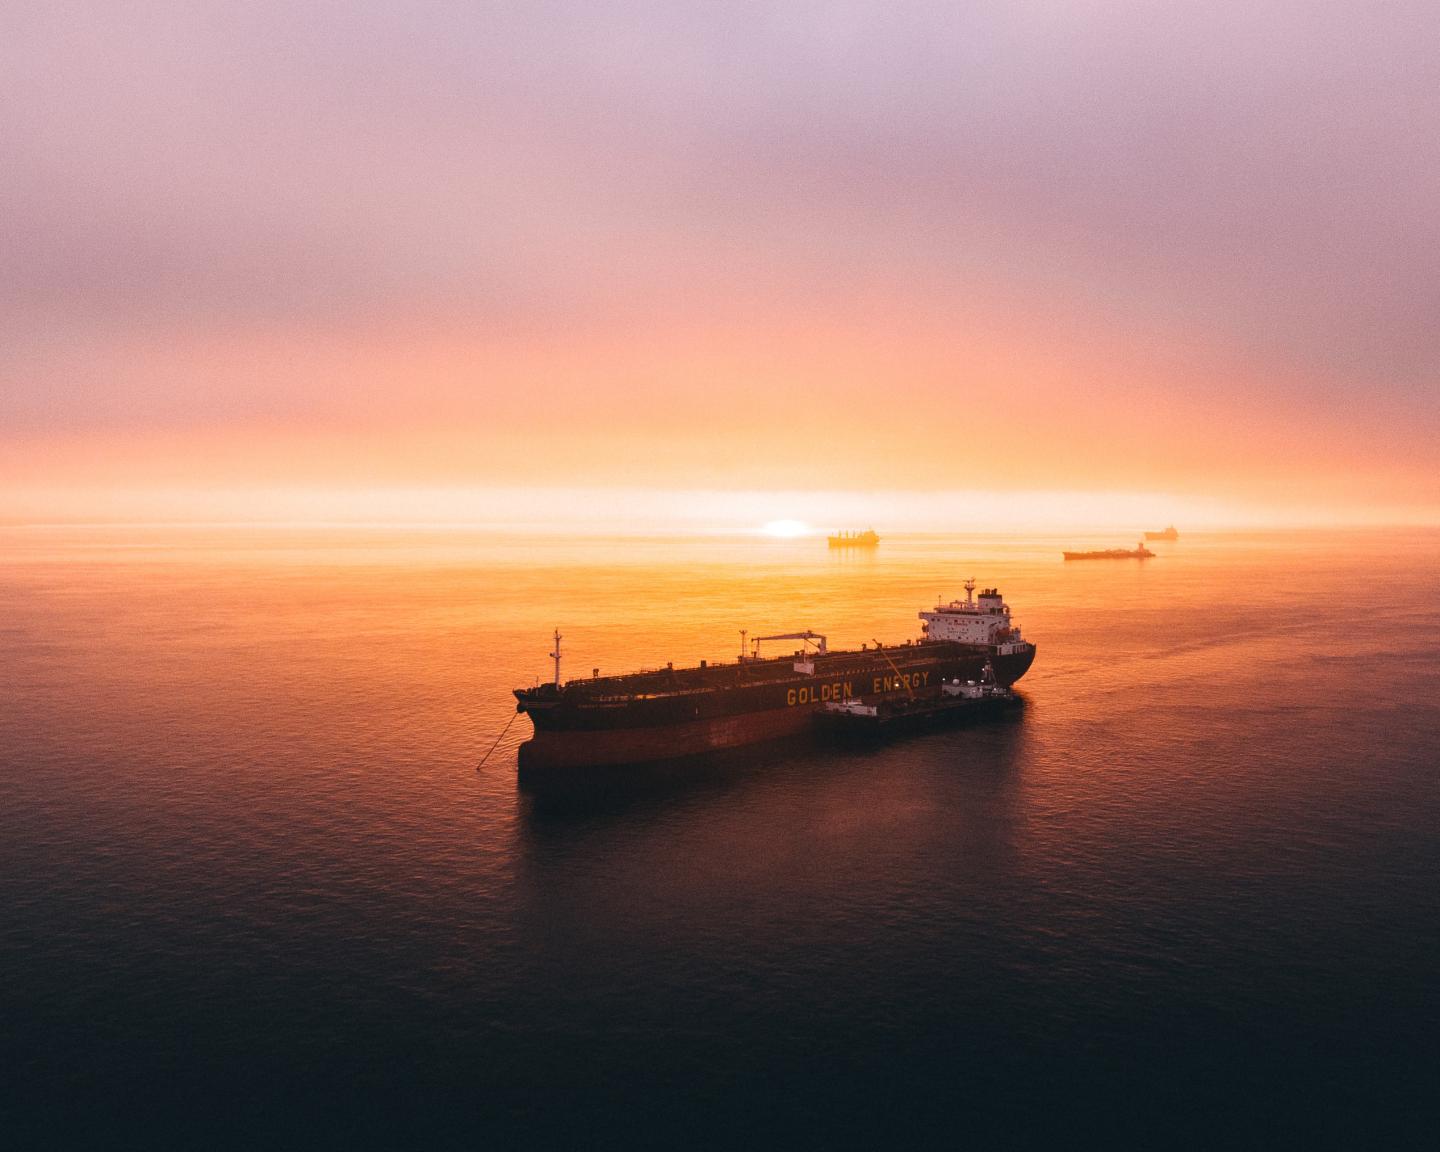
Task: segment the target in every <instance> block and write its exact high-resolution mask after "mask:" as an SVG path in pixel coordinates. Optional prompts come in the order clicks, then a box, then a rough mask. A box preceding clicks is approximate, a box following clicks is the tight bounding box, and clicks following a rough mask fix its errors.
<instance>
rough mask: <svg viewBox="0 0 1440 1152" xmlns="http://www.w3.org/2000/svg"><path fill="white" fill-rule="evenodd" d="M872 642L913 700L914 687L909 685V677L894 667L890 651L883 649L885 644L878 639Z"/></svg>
mask: <svg viewBox="0 0 1440 1152" xmlns="http://www.w3.org/2000/svg"><path fill="white" fill-rule="evenodd" d="M874 643H875V651H877V652H879V653H880V655H881V656H883V657H885V663H887V664H889V665H890V671H892V672H894V673H895V679H896V680H898V681H900V683H901V684H903V685H905V691H906V692H908V693H910V699H911V700H914V699H915V689H914V688H912V687H910V677H908V676H906V675H905V674H904V673H903V672H901V671H900V669H899V668H897V667H895V661H894V660H891V659H890V653H888V652H886V651H885V645H883V644H881V643H880V641H879V640H876V641H875V642H874Z"/></svg>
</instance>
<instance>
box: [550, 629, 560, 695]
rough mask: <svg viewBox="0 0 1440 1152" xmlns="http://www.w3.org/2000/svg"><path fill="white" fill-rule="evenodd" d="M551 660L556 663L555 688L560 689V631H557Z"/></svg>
mask: <svg viewBox="0 0 1440 1152" xmlns="http://www.w3.org/2000/svg"><path fill="white" fill-rule="evenodd" d="M550 659H551V660H553V661H555V687H556V688H559V687H560V629H558V628H557V629H555V651H553V652H551V653H550Z"/></svg>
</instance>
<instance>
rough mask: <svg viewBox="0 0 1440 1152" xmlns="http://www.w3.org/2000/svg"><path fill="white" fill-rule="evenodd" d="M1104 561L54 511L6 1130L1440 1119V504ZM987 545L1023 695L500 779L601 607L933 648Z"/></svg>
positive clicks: (607, 643)
mask: <svg viewBox="0 0 1440 1152" xmlns="http://www.w3.org/2000/svg"><path fill="white" fill-rule="evenodd" d="M1072 543H1081V544H1083V543H1086V541H1084V540H1078V541H1072V540H1069V539H1067V540H1065V541H1061V540H1052V539H1035V538H1019V537H1016V538H1000V537H985V538H978V537H977V538H961V537H954V538H939V537H935V538H913V539H887V540H886V541H885V542H884V544H883V545H882V546H881V548H880V550H879V551H878V552H877V553H876V554H874V555H870V556H863V555H854V556H844V555H830V554H828V553H827V551H826V549H825V548H824V547H823V542H821V544H820V546H818V547H817V545H816V542H815V541H814V540H813V539H811V540H800V541H770V540H760V539H728V540H716V539H709V540H623V541H607V540H579V541H577V540H559V539H548V538H542V537H535V536H529V537H509V538H498V537H485V536H479V535H474V534H465V533H458V532H441V531H435V532H421V531H414V532H406V533H394V532H383V531H379V530H375V531H364V530H346V531H340V530H336V531H332V532H324V533H316V532H315V531H313V530H310V531H300V530H293V531H289V530H287V531H281V530H273V531H265V532H261V531H256V530H240V529H213V530H204V529H183V530H182V529H167V530H158V529H148V530H142V529H133V528H111V529H103V530H100V529H86V530H77V529H56V528H25V529H15V528H12V529H5V530H4V531H3V534H0V668H3V675H4V680H3V689H4V690H3V694H0V956H3V970H0V1057H3V1067H0V1132H8V1133H9V1134H10V1137H11V1138H10V1139H9V1140H5V1139H4V1136H3V1135H0V1141H3V1142H4V1143H6V1144H7V1146H10V1147H17V1148H18V1147H31V1146H42V1145H45V1144H73V1145H82V1144H83V1145H88V1146H96V1147H117V1146H127V1145H128V1146H136V1147H153V1146H156V1145H158V1144H170V1145H185V1146H205V1145H207V1144H209V1145H214V1144H223V1145H236V1146H247V1147H256V1146H260V1147H263V1146H284V1145H305V1146H334V1147H357V1146H390V1147H407V1146H447V1145H448V1146H464V1147H476V1148H484V1147H520V1146H525V1145H536V1146H538V1145H552V1144H558V1145H570V1146H596V1145H615V1146H636V1145H643V1144H665V1145H676V1146H683V1145H692V1144H733V1145H737V1146H738V1145H756V1146H766V1145H768V1146H790V1147H799V1146H815V1145H836V1144H839V1145H866V1146H874V1145H889V1144H895V1143H897V1142H909V1141H915V1142H924V1143H926V1144H935V1143H940V1144H942V1145H960V1144H971V1145H977V1146H981V1147H985V1146H991V1145H996V1144H1006V1143H1015V1142H1026V1141H1028V1140H1032V1139H1033V1140H1045V1141H1050V1142H1055V1143H1066V1144H1073V1143H1077V1142H1080V1141H1081V1140H1082V1139H1087V1138H1089V1139H1095V1138H1100V1139H1105V1138H1110V1139H1117V1140H1121V1141H1124V1142H1127V1143H1138V1142H1142V1141H1143V1142H1144V1143H1146V1144H1147V1145H1152V1146H1157V1147H1164V1146H1166V1145H1167V1144H1173V1143H1177V1142H1189V1143H1195V1144H1212V1143H1215V1142H1221V1141H1223V1142H1225V1143H1227V1144H1242V1145H1252V1146H1257V1147H1260V1146H1263V1147H1273V1146H1276V1145H1277V1144H1288V1143H1296V1142H1299V1141H1304V1142H1306V1143H1308V1144H1311V1145H1321V1144H1324V1145H1335V1146H1340V1145H1343V1146H1347V1147H1348V1146H1351V1145H1353V1144H1354V1143H1355V1142H1356V1141H1357V1140H1359V1141H1362V1142H1365V1143H1369V1144H1371V1145H1372V1146H1384V1145H1390V1146H1395V1145H1398V1144H1402V1143H1413V1144H1415V1145H1417V1146H1428V1145H1429V1141H1430V1140H1431V1139H1433V1138H1435V1137H1436V1136H1437V1117H1440V1105H1437V1100H1440V1048H1437V1044H1440V1041H1437V1035H1440V1029H1437V1025H1440V978H1437V970H1440V534H1436V533H1433V532H1429V533H1425V532H1410V533H1404V532H1402V533H1354V534H1347V535H1342V536H1336V535H1320V534H1285V535H1278V536H1251V537H1245V536H1224V537H1222V536H1201V535H1191V534H1186V536H1184V537H1182V539H1181V540H1180V541H1179V542H1177V543H1175V544H1173V545H1171V544H1166V545H1159V546H1157V549H1158V550H1159V552H1160V556H1159V557H1158V558H1157V559H1155V560H1153V561H1150V562H1148V563H1146V564H1144V565H1140V564H1135V563H1109V564H1107V563H1096V564H1078V565H1077V564H1069V565H1066V564H1064V563H1062V562H1061V560H1060V557H1059V551H1060V547H1061V545H1062V544H1064V545H1066V546H1070V545H1072ZM1094 543H1095V546H1104V545H1108V544H1111V543H1113V540H1111V539H1109V538H1107V539H1106V540H1103V541H1095V542H1094ZM972 575H973V576H974V577H975V578H976V579H977V580H979V581H980V582H981V583H982V584H992V583H993V584H998V585H999V587H1000V588H1001V590H1002V591H1003V592H1004V594H1005V595H1006V597H1007V599H1008V600H1009V602H1010V603H1011V604H1012V606H1013V608H1014V610H1015V613H1016V616H1017V618H1018V619H1019V621H1020V622H1021V623H1022V625H1023V626H1024V629H1025V632H1026V635H1027V636H1028V637H1029V638H1030V639H1032V640H1034V641H1036V642H1037V643H1038V645H1039V656H1038V658H1037V661H1036V664H1035V667H1034V670H1033V671H1032V672H1031V674H1030V675H1029V676H1028V677H1027V678H1026V679H1025V680H1024V681H1023V682H1022V683H1021V686H1020V687H1021V689H1022V691H1023V695H1024V696H1025V698H1026V701H1027V704H1026V707H1025V709H1024V710H1023V713H1022V714H1021V715H1020V716H1019V717H1018V718H1015V719H1013V720H1007V721H1002V722H999V723H996V724H992V725H986V726H980V727H972V728H965V729H956V730H949V731H940V732H933V733H929V734H925V735H921V736H916V737H912V738H908V739H903V740H899V741H896V742H894V743H891V744H887V745H885V746H883V747H881V748H871V749H866V750H863V751H836V750H834V749H829V750H816V749H809V748H805V747H783V748H776V749H770V750H752V751H746V752H745V753H744V754H736V755H732V756H730V757H728V758H725V759H722V760H719V761H716V762H714V763H710V764H705V765H703V766H694V765H692V766H680V765H676V766H665V767H661V768H658V769H655V770H651V771H646V772H637V773H633V774H632V773H622V774H608V775H606V776H605V777H603V778H601V779H600V780H599V781H598V782H597V783H596V784H595V785H594V786H592V787H590V788H579V789H567V790H564V791H550V790H540V791H532V790H528V789H526V790H522V789H521V788H520V787H518V786H517V782H516V777H515V771H514V766H515V747H516V745H517V743H518V742H519V740H521V739H523V738H524V736H525V735H526V733H527V732H528V721H527V720H525V719H524V718H523V717H522V718H521V719H520V720H519V721H518V722H517V723H516V724H515V725H514V726H513V727H512V728H511V729H510V730H509V733H508V734H507V736H506V737H505V738H504V739H503V740H502V741H501V743H500V746H499V748H498V749H497V750H496V752H495V754H494V755H493V757H492V758H491V759H490V761H489V762H488V763H487V764H486V765H485V767H484V769H483V770H482V771H478V772H477V770H476V762H477V760H478V759H479V757H480V755H481V753H482V752H483V751H484V749H485V748H486V747H488V746H489V744H490V743H491V742H492V741H493V740H494V739H495V736H496V735H497V733H499V732H500V731H501V730H502V728H503V727H504V726H505V724H506V722H507V721H508V720H510V718H511V716H512V715H513V701H512V698H511V697H510V695H509V689H510V688H512V687H514V686H516V685H520V684H528V683H531V682H533V681H534V679H535V678H536V677H537V676H545V675H547V674H548V663H547V660H546V656H545V654H546V652H547V651H548V649H549V634H550V631H551V629H552V628H553V627H555V626H557V625H558V626H559V627H560V629H561V631H562V632H563V633H564V636H565V640H564V646H565V650H566V653H567V660H568V664H567V667H566V671H567V672H568V673H571V674H574V675H584V674H587V673H588V672H589V670H590V668H591V667H595V666H598V667H600V668H601V669H602V670H603V671H607V672H608V671H620V670H626V669H630V668H634V667H639V666H646V665H650V666H654V665H663V664H664V663H665V662H666V661H667V660H674V661H675V662H676V663H677V664H679V663H692V662H694V661H697V660H699V659H701V658H706V659H711V660H715V659H729V658H732V656H733V654H734V652H735V651H736V650H737V649H738V647H739V634H738V632H739V629H741V628H748V629H750V631H751V634H752V635H753V634H755V632H757V631H766V632H769V631H790V630H794V629H800V628H806V627H811V628H815V629H817V630H819V631H822V632H825V633H827V634H828V636H829V638H830V642H831V644H832V645H848V644H858V643H860V642H864V641H869V640H871V639H874V638H879V639H881V640H883V641H886V642H892V641H899V640H902V639H905V638H906V637H910V636H914V635H916V634H917V633H916V628H917V625H918V621H917V620H916V616H915V613H916V612H917V611H918V610H919V609H920V608H922V607H924V606H927V605H929V604H932V603H933V602H934V600H935V598H936V597H937V595H944V596H945V597H946V598H950V597H952V596H957V595H960V585H961V583H962V582H963V580H964V579H965V578H966V577H967V576H972Z"/></svg>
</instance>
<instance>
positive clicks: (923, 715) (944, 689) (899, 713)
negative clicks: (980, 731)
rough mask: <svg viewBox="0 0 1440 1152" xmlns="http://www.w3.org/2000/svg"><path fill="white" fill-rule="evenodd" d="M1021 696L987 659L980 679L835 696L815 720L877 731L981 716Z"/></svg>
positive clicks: (840, 728) (836, 727)
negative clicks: (900, 692)
mask: <svg viewBox="0 0 1440 1152" xmlns="http://www.w3.org/2000/svg"><path fill="white" fill-rule="evenodd" d="M1020 703H1021V701H1020V697H1018V696H1016V695H1015V693H1014V692H1012V691H1011V690H1010V689H1009V688H1005V687H1003V686H1001V685H1000V684H997V683H996V682H995V670H994V669H993V668H992V667H991V666H990V662H989V661H988V660H987V661H986V663H985V668H984V670H983V672H982V673H981V677H980V679H979V680H961V679H960V678H959V677H956V678H954V679H950V680H945V681H943V682H942V683H941V685H940V688H939V690H938V691H936V690H934V689H931V690H929V691H927V692H923V693H922V692H911V693H909V695H907V696H904V697H886V696H857V697H854V698H852V699H848V700H831V701H828V702H826V703H825V704H822V705H821V706H820V708H818V709H817V710H816V712H815V722H816V724H817V725H818V726H819V727H820V728H821V729H822V730H828V731H832V732H849V733H852V734H855V733H874V732H881V731H895V730H899V729H902V728H913V727H920V726H921V725H925V724H931V723H938V722H940V721H947V720H959V719H961V718H970V719H978V718H979V717H981V716H990V715H994V714H995V713H997V712H1003V711H1005V710H1007V709H1009V708H1012V707H1015V706H1017V705H1018V704H1020Z"/></svg>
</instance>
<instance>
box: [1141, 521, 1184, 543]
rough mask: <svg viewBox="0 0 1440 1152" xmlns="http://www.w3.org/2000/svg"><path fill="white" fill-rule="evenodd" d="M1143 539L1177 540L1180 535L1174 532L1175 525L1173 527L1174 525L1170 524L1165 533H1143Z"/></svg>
mask: <svg viewBox="0 0 1440 1152" xmlns="http://www.w3.org/2000/svg"><path fill="white" fill-rule="evenodd" d="M1145 539H1146V540H1178V539H1180V533H1178V532H1176V531H1175V525H1174V524H1171V525H1170V527H1168V528H1166V529H1165V531H1163V532H1146V533H1145Z"/></svg>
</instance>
